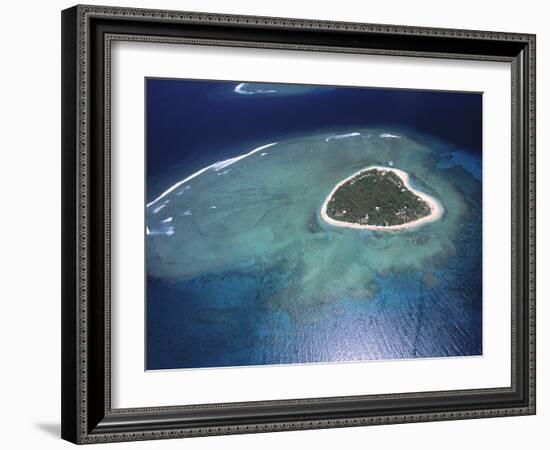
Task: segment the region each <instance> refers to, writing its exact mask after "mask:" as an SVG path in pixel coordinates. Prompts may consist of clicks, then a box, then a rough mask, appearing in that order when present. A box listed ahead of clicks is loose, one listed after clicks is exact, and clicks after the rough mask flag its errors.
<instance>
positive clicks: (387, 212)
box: [321, 166, 443, 231]
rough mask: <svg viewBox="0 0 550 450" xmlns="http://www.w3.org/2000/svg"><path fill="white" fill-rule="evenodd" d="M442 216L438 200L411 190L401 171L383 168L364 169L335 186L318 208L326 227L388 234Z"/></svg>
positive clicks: (406, 176)
mask: <svg viewBox="0 0 550 450" xmlns="http://www.w3.org/2000/svg"><path fill="white" fill-rule="evenodd" d="M442 213H443V208H442V207H441V205H440V204H439V202H438V201H436V200H435V199H434V198H433V197H431V196H429V195H428V194H426V193H424V192H420V191H417V190H415V189H413V188H412V187H411V185H410V183H409V175H408V174H407V173H406V172H405V171H403V170H400V169H396V168H393V167H383V166H372V167H367V168H366V169H362V170H360V171H359V172H356V173H354V174H353V175H351V176H350V177H348V178H346V179H345V180H343V181H341V182H340V183H338V184H337V185H336V186H335V187H334V189H333V190H332V192H331V193H330V194H329V196H328V197H327V198H326V200H325V202H324V203H323V206H322V208H321V218H322V219H323V220H324V221H325V222H327V223H329V224H330V225H335V226H341V227H349V228H363V229H371V230H388V231H389V230H399V229H404V228H412V227H417V226H419V225H423V224H426V223H429V222H432V221H434V220H437V219H439V218H440V217H441V215H442Z"/></svg>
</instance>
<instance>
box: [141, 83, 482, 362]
mask: <svg viewBox="0 0 550 450" xmlns="http://www.w3.org/2000/svg"><path fill="white" fill-rule="evenodd" d="M239 84H240V83H239V82H219V81H188V80H167V79H148V80H147V81H146V100H147V107H146V113H147V116H146V130H147V137H146V141H147V142H146V144H147V202H148V203H152V202H154V201H156V199H158V197H159V195H161V194H162V193H163V192H166V191H167V189H169V188H170V187H171V186H173V185H174V184H175V183H178V182H179V181H181V180H182V179H185V178H186V177H188V176H190V175H192V174H194V173H196V172H197V171H199V170H201V169H203V168H205V167H207V166H210V165H212V164H214V163H216V162H219V161H224V160H228V159H229V158H234V157H236V156H239V155H243V154H245V153H247V152H249V151H251V150H252V149H255V148H258V147H260V146H264V145H266V144H270V143H277V144H276V145H274V146H273V147H271V148H269V149H266V151H265V152H263V153H261V156H262V158H260V153H257V154H255V155H253V156H251V157H250V158H247V159H243V160H242V161H239V162H236V163H235V164H232V165H228V166H227V168H226V169H227V170H226V171H225V172H222V171H218V169H217V168H216V169H211V170H209V171H206V172H205V173H203V174H202V175H200V176H197V177H196V178H194V179H193V180H191V181H190V182H189V183H186V184H185V185H182V186H183V188H181V190H180V189H179V188H178V189H177V190H174V191H173V192H171V193H169V194H167V195H166V196H165V197H163V198H162V199H161V200H159V201H157V203H155V204H154V205H152V206H151V208H150V209H151V211H150V212H149V213H148V214H147V221H148V222H147V226H148V232H149V231H150V234H149V235H148V236H147V239H148V241H147V268H148V270H147V273H148V275H147V300H146V302H147V303H146V304H147V309H146V311H147V315H146V324H145V326H146V330H147V333H146V336H147V342H146V355H147V357H146V368H147V369H149V370H152V369H173V368H201V367H226V366H249V365H265V364H292V363H298V364H304V363H325V362H351V361H365V360H375V359H376V360H383V359H402V358H419V357H430V358H433V357H448V356H471V355H480V354H482V298H481V292H482V276H481V271H482V245H481V236H482V210H481V198H482V186H481V169H482V168H481V157H482V120H481V118H482V95H481V94H479V93H462V92H435V91H416V90H401V89H375V88H344V87H340V88H334V87H308V86H290V85H277V84H269V85H267V84H265V85H264V84H257V83H254V84H252V83H250V84H247V85H246V86H244V87H243V89H242V90H244V92H245V93H242V92H241V93H239V92H236V91H235V89H236V88H237V87H238V86H239ZM242 90H241V91H242ZM356 130H360V132H359V131H356ZM369 130H375V131H372V132H371V131H369ZM352 132H356V133H357V134H358V135H360V138H361V139H363V140H362V141H361V142H358V141H357V138H356V137H351V138H345V139H341V140H340V141H337V140H336V139H334V140H331V139H330V136H344V137H345V136H346V133H347V134H349V133H352ZM391 133H394V136H391ZM388 134H390V136H389V137H391V139H388V136H386V135H388ZM326 136H327V137H329V138H327V137H326ZM353 139H356V140H353ZM337 142H338V143H337ZM340 142H341V143H340ZM317 143H318V144H317ZM336 145H338V146H336ZM321 146H325V147H326V148H325V147H323V148H322V150H319V152H321V151H322V152H323V153H322V154H321V153H319V156H316V154H315V151H317V148H321ZM279 148H280V150H279ZM363 149H367V150H363ZM276 152H279V153H276ZM306 152H311V153H307V158H310V159H309V162H308V160H306ZM331 152H332V153H331ZM264 155H265V156H264ZM272 155H274V158H273V160H269V164H272V166H269V167H266V161H267V158H269V157H271V156H272ZM385 155H391V156H387V157H386V156H385ZM415 155H418V156H415ZM390 157H391V164H395V165H396V167H400V168H402V169H403V170H407V171H409V173H411V175H412V177H413V179H412V181H413V183H415V187H416V186H418V188H419V189H424V190H425V191H426V192H428V193H430V194H433V195H434V196H436V197H437V196H439V198H440V200H441V202H442V204H443V205H444V206H445V209H446V212H445V215H444V216H443V218H442V219H441V221H440V222H441V223H439V224H434V225H427V226H425V227H422V228H419V229H418V230H409V231H406V232H403V233H397V234H396V233H394V234H393V235H388V233H387V232H378V233H377V232H369V231H366V232H365V231H356V230H344V231H342V230H332V229H331V228H330V226H327V225H326V224H322V223H320V219H319V218H318V217H317V216H318V214H317V213H316V211H317V210H316V209H315V208H316V205H317V204H318V203H319V205H320V202H322V200H323V199H324V197H323V195H322V193H324V192H325V191H326V190H327V189H328V188H329V187H330V186H333V185H334V181H337V180H338V179H341V178H342V175H344V174H347V173H353V172H354V170H357V168H361V167H363V166H366V165H368V164H370V163H371V162H373V163H387V162H388V160H389V158H390ZM275 158H278V159H275ZM312 161H314V162H315V164H314V165H315V167H313V168H312V169H311V170H312V172H311V173H309V172H308V167H309V165H310V164H312V163H311V162H312ZM260 164H262V165H260ZM285 165H287V166H285ZM224 168H225V167H224ZM352 168H353V169H354V170H351V169H352ZM214 170H215V171H214ZM264 170H265V172H263V171H264ZM293 171H294V172H295V173H296V175H293V176H292V180H296V179H300V178H301V177H302V179H303V180H305V181H304V183H305V185H304V186H305V189H308V188H309V187H310V186H312V185H313V184H314V183H316V182H317V181H318V182H319V186H318V187H312V190H311V192H309V191H308V193H307V195H306V194H304V198H303V200H300V201H302V202H303V203H302V204H304V205H306V204H307V205H310V204H311V205H312V206H311V207H308V208H305V207H304V211H302V210H301V209H300V208H299V207H298V206H296V204H295V200H294V198H296V197H297V196H298V193H300V192H301V190H303V189H304V187H301V186H300V185H298V184H296V182H295V181H292V182H290V178H289V179H288V180H286V179H285V173H293ZM350 171H351V172H350ZM226 172H227V175H226V176H221V175H224V174H226ZM247 174H251V178H252V179H248V178H246V177H247ZM252 175H257V177H252ZM231 176H233V177H234V178H230V177H231ZM337 176H338V177H340V178H337ZM208 177H210V178H208ZM270 177H273V179H269V178H270ZM289 177H290V175H289ZM335 177H336V178H335ZM222 180H223V181H222ZM281 180H283V181H285V180H286V181H285V182H282V181H281ZM286 182H288V186H290V187H289V188H288V189H289V191H288V192H287V191H285V190H284V189H285V186H286V184H285V183H286ZM199 186H205V187H204V188H202V189H201V190H200V191H199V190H198V187H199ZM185 188H189V191H187V192H184V191H185ZM290 189H293V190H292V191H291V190H290ZM329 190H330V189H329ZM195 192H196V193H197V194H196V195H195V194H194V193H195ZM290 192H292V193H293V194H292V196H291V195H290ZM190 193H193V196H190V197H189V199H188V200H183V199H184V198H185V196H186V195H191V194H190ZM176 196H177V197H176ZM290 197H292V198H290ZM168 199H170V201H171V202H170V203H169V202H168ZM285 205H286V206H285ZM264 210H265V211H264ZM222 211H223V214H224V215H223V216H221V215H220V214H222ZM302 212H303V217H300V215H301V214H302ZM214 213H215V214H218V215H219V216H209V215H207V214H214ZM161 215H162V217H161ZM251 217H252V218H255V217H257V218H258V220H257V221H256V219H254V220H251ZM191 219H192V220H194V221H197V222H193V226H191V224H190V222H189V220H191ZM286 220H288V224H286V223H285V221H286ZM229 222H231V224H240V225H239V227H237V225H234V227H233V228H232V226H233V225H231V226H230V225H229ZM247 227H248V229H247V230H246V232H245V231H242V230H243V229H245V228H247ZM254 230H256V231H254ZM354 233H355V234H354ZM384 233H386V235H384ZM400 248H403V249H409V251H407V250H403V251H404V252H405V253H406V255H400V254H399V251H398V250H396V249H400ZM209 252H211V253H212V255H209ZM317 261H322V262H319V263H318V264H317ZM332 267H334V268H337V269H334V270H332V269H331V268H332ZM331 277H334V280H331V279H330V278H331ZM312 280H313V281H312ZM321 284H322V286H323V288H322V289H320V288H317V287H316V286H319V285H321Z"/></svg>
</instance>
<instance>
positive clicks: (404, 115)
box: [147, 79, 482, 201]
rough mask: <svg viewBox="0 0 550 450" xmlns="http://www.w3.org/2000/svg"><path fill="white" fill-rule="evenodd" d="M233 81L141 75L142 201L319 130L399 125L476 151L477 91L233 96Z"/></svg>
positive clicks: (478, 146)
mask: <svg viewBox="0 0 550 450" xmlns="http://www.w3.org/2000/svg"><path fill="white" fill-rule="evenodd" d="M236 84H237V83H228V82H220V81H185V80H162V79H149V80H147V181H148V191H147V192H148V194H147V195H148V201H150V200H152V199H153V198H154V197H156V195H158V194H159V193H160V192H162V191H163V190H164V189H166V187H167V186H170V184H172V183H171V182H172V181H174V182H175V181H177V180H178V179H179V177H180V176H181V174H182V173H184V172H187V173H189V174H191V173H193V172H194V171H196V170H199V169H200V168H202V167H204V166H206V165H208V164H211V163H212V162H215V161H218V160H222V159H225V158H229V157H232V156H235V155H239V154H241V153H244V152H245V151H246V150H247V149H248V148H249V147H251V146H252V147H254V146H256V145H258V146H259V145H262V144H264V143H266V142H272V141H277V140H281V139H284V138H285V137H288V136H292V135H296V134H297V135H302V134H308V133H311V132H316V131H320V130H339V129H341V128H353V127H356V126H358V127H380V126H382V127H387V128H398V129H404V128H405V129H410V130H412V131H414V132H417V133H420V134H426V135H430V136H434V137H436V138H439V139H442V140H444V141H445V142H446V143H448V144H449V145H451V146H456V147H457V148H460V149H462V150H464V151H467V152H473V153H476V154H479V155H480V154H481V142H482V124H481V107H482V96H481V95H480V94H477V93H453V92H441V91H418V90H402V89H368V88H363V89H361V88H338V89H332V88H330V87H327V88H318V89H316V90H314V91H313V92H311V91H307V92H306V93H305V94H304V95H266V96H261V95H260V96H254V95H250V96H243V95H238V94H235V93H233V91H232V90H233V88H234V87H235V85H236ZM269 86H285V85H269ZM286 86H288V85H286Z"/></svg>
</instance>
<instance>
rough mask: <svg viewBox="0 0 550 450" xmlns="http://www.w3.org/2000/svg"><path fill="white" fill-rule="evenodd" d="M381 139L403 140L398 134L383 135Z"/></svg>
mask: <svg viewBox="0 0 550 450" xmlns="http://www.w3.org/2000/svg"><path fill="white" fill-rule="evenodd" d="M380 137H381V138H391V139H401V136H399V135H398V134H391V133H382V134H381V135H380Z"/></svg>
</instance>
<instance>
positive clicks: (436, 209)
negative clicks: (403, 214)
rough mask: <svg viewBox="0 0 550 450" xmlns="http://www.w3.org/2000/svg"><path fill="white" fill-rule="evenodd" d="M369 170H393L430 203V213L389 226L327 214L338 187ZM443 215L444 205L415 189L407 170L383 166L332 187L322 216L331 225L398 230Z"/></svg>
mask: <svg viewBox="0 0 550 450" xmlns="http://www.w3.org/2000/svg"><path fill="white" fill-rule="evenodd" d="M369 170H378V171H380V172H393V173H394V174H395V175H397V176H398V177H399V178H401V180H402V181H403V184H404V185H405V187H406V188H407V189H408V190H409V191H411V192H412V193H413V194H415V195H417V196H418V197H420V198H421V199H422V200H423V201H424V202H426V203H427V204H428V206H429V207H430V213H429V214H428V215H427V216H424V217H421V218H420V219H417V220H413V221H411V222H407V223H403V224H398V225H388V226H384V225H368V224H359V223H353V222H345V221H340V220H336V219H333V218H332V217H329V215H328V214H327V207H328V203H329V202H330V200H331V198H332V197H333V195H334V193H335V192H336V191H337V190H338V188H339V187H340V186H342V185H344V184H345V183H347V182H348V181H350V180H351V179H353V178H354V177H356V176H357V175H359V174H361V173H363V172H366V171H369ZM442 215H443V206H442V205H441V204H440V203H439V202H438V201H437V200H436V199H435V198H433V197H432V196H430V195H428V194H426V193H424V192H421V191H417V190H416V189H414V188H413V187H412V186H411V184H410V182H409V174H408V173H407V172H405V171H403V170H400V169H395V168H393V167H383V166H370V167H366V168H364V169H361V170H359V171H358V172H355V173H354V174H352V175H350V176H349V177H347V178H346V179H345V180H342V181H340V182H339V183H338V184H337V185H336V186H335V187H334V189H332V191H331V192H330V194H329V195H328V196H327V198H326V199H325V201H324V203H323V206H322V207H321V218H322V219H323V220H324V221H325V222H326V223H328V224H330V225H334V226H336V227H347V228H355V229H363V230H377V231H396V230H404V229H409V228H415V227H418V226H421V225H425V224H427V223H430V222H434V221H435V220H438V219H440V218H441V216H442Z"/></svg>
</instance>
